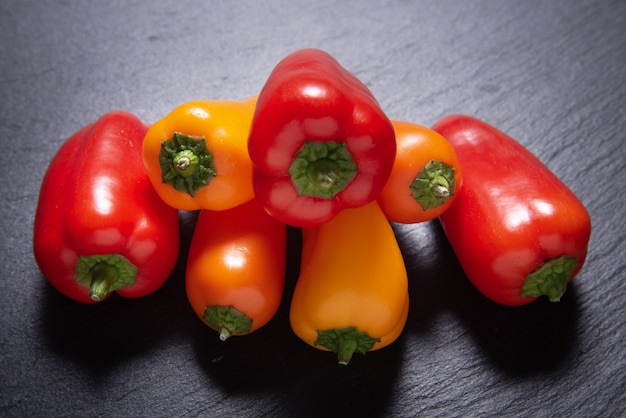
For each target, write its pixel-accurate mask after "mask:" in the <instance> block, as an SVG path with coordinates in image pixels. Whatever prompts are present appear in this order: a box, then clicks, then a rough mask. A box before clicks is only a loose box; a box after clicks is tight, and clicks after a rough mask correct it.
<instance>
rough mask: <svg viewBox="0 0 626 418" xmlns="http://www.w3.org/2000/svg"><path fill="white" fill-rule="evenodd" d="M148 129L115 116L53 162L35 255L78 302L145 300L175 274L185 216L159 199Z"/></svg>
mask: <svg viewBox="0 0 626 418" xmlns="http://www.w3.org/2000/svg"><path fill="white" fill-rule="evenodd" d="M147 129H148V127H147V126H146V125H145V124H144V123H143V122H142V121H140V120H139V119H138V118H137V117H136V116H134V115H132V114H130V113H127V112H122V111H117V112H111V113H108V114H106V115H103V116H102V117H101V118H100V119H99V120H97V121H96V122H94V123H91V124H89V125H87V126H85V127H84V128H82V129H81V130H79V131H78V132H77V133H75V134H74V135H72V136H71V137H70V138H69V139H68V140H67V141H66V142H65V143H64V144H63V145H62V146H61V147H60V149H59V150H58V152H57V153H56V155H55V156H54V158H53V159H52V161H51V162H50V165H49V167H48V170H47V172H46V174H45V176H44V178H43V182H42V184H41V190H40V194H39V201H38V204H37V211H36V214H35V226H34V234H33V247H34V248H33V249H34V254H35V259H36V261H37V264H38V266H39V268H40V270H41V272H42V273H43V275H44V276H45V277H46V278H47V279H48V281H49V282H50V283H51V284H52V285H53V286H54V287H55V288H56V289H57V290H58V291H59V292H61V293H62V294H64V295H65V296H67V297H69V298H71V299H74V300H76V301H79V302H84V303H94V302H98V301H101V300H104V299H105V298H107V297H108V296H109V295H110V293H111V292H112V291H116V292H117V293H118V294H120V295H121V296H125V297H130V298H133V297H140V296H144V295H147V294H149V293H151V292H153V291H155V290H157V289H158V288H159V287H161V285H163V283H164V282H165V281H166V280H167V278H168V277H169V275H170V273H171V272H172V270H173V269H174V265H175V264H176V260H177V258H178V250H179V233H178V230H179V226H178V211H177V210H176V209H174V208H172V207H170V206H168V205H167V204H165V203H164V202H163V201H162V200H161V199H160V198H159V196H158V195H157V193H156V191H155V190H154V188H153V187H152V184H151V183H150V180H149V178H148V174H147V172H146V170H145V168H144V165H143V160H142V155H141V150H142V142H143V138H144V135H145V133H146V131H147Z"/></svg>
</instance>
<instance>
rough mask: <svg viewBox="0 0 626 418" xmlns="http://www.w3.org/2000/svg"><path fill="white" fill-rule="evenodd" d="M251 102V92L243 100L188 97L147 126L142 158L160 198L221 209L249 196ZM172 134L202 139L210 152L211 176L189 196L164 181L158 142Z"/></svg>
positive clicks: (181, 205) (186, 206)
mask: <svg viewBox="0 0 626 418" xmlns="http://www.w3.org/2000/svg"><path fill="white" fill-rule="evenodd" d="M255 105H256V96H255V97H252V98H249V99H247V100H244V101H229V100H198V101H191V102H187V103H183V104H181V105H179V106H178V107H176V108H175V109H174V110H172V112H170V113H169V114H168V115H167V116H165V117H164V118H162V119H160V120H159V121H157V122H156V123H155V124H154V125H152V126H151V127H150V128H149V129H148V132H147V133H146V136H145V139H144V143H143V161H144V165H145V166H146V169H147V171H148V175H149V177H150V181H151V182H152V185H153V186H154V187H155V189H156V191H157V193H158V194H159V196H160V197H161V199H162V200H164V201H165V202H166V203H167V204H168V205H170V206H172V207H174V208H177V209H181V210H198V209H209V210H226V209H230V208H233V207H235V206H237V205H240V204H242V203H244V202H247V201H249V200H250V199H252V198H253V197H254V192H253V188H252V163H251V161H250V157H249V155H248V144H247V143H248V132H249V130H250V125H251V123H252V116H253V114H254V108H255ZM174 133H181V134H184V135H190V136H194V137H204V139H205V141H206V146H207V148H208V149H209V150H210V152H211V153H212V157H213V162H214V169H215V173H216V174H215V177H213V178H211V179H210V180H209V182H208V184H207V185H205V186H202V187H200V188H199V189H198V190H197V191H196V192H195V193H194V194H193V195H192V194H190V193H188V192H187V191H181V190H178V189H176V188H174V187H173V186H172V185H170V184H168V183H166V182H164V179H163V175H164V173H163V170H162V168H161V163H160V159H159V155H160V153H161V148H162V145H161V144H162V143H164V142H165V141H167V140H169V139H170V138H172V137H173V136H174Z"/></svg>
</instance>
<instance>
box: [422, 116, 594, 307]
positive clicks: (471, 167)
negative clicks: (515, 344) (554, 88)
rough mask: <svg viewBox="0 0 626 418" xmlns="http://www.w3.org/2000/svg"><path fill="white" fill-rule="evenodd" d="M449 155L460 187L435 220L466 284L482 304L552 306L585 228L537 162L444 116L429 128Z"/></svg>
mask: <svg viewBox="0 0 626 418" xmlns="http://www.w3.org/2000/svg"><path fill="white" fill-rule="evenodd" d="M433 129H434V130H435V131H436V132H439V134H441V135H442V136H443V137H445V138H446V139H447V140H448V141H450V143H451V144H452V146H453V147H454V149H455V151H456V154H457V157H458V159H459V164H460V165H461V169H462V170H463V187H462V188H461V190H460V191H459V192H458V195H457V197H456V200H455V202H454V203H453V204H452V205H451V206H450V207H449V208H448V210H447V211H446V212H444V213H443V214H442V215H441V216H440V220H441V224H442V226H443V229H444V231H445V233H446V235H447V237H448V240H449V242H450V244H451V246H452V248H453V249H454V252H455V253H456V256H457V258H458V260H459V262H460V264H461V266H462V267H463V270H464V271H465V273H466V275H467V277H468V278H469V279H470V281H471V282H472V283H473V284H474V286H475V287H476V288H477V289H478V290H479V291H480V292H481V293H483V294H484V295H485V296H486V297H487V298H489V299H491V300H493V301H495V302H498V303H500V304H503V305H510V306H516V305H523V304H527V303H529V302H532V301H534V300H535V299H537V298H538V297H540V296H542V295H546V296H547V297H548V298H549V300H551V301H558V300H559V299H560V297H561V295H562V294H563V292H565V289H566V287H567V283H568V282H569V281H570V280H571V279H572V278H573V277H574V276H575V275H576V274H577V273H578V272H579V271H580V269H581V268H582V266H583V263H584V261H585V258H586V255H587V246H588V243H589V238H590V234H591V220H590V218H589V214H588V213H587V210H586V209H585V207H584V206H583V204H582V203H581V202H580V200H578V198H577V197H576V196H575V195H574V193H572V191H570V190H569V189H568V188H567V186H565V185H564V184H563V183H562V182H561V180H559V179H558V178H557V177H556V176H555V175H554V174H553V173H552V172H551V171H550V170H549V169H548V168H547V167H546V166H545V165H544V164H543V163H542V162H541V161H540V160H539V159H538V158H537V157H535V156H534V155H533V154H532V153H531V152H530V151H528V150H527V149H526V148H524V147H523V146H522V145H521V144H519V143H518V142H516V141H515V140H514V139H512V138H511V137H509V136H507V135H506V134H504V133H503V132H501V131H499V130H497V129H496V128H494V127H492V126H490V125H488V124H486V123H485V122H482V121H480V120H477V119H474V118H471V117H469V116H463V115H451V116H447V117H445V118H443V119H441V120H439V121H438V122H437V123H435V125H434V126H433Z"/></svg>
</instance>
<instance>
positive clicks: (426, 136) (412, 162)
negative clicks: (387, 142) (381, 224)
mask: <svg viewBox="0 0 626 418" xmlns="http://www.w3.org/2000/svg"><path fill="white" fill-rule="evenodd" d="M391 124H392V125H393V129H394V132H395V134H396V143H397V149H398V151H397V153H396V158H395V160H394V164H393V168H392V169H391V175H390V176H389V178H388V179H387V183H386V184H385V186H384V187H383V189H382V191H381V192H380V194H379V195H378V203H379V204H380V207H381V208H382V210H383V212H385V216H387V219H389V220H390V221H393V222H399V223H405V224H409V223H418V222H425V221H430V220H432V219H435V218H437V217H438V216H439V215H441V214H442V213H444V212H445V211H446V210H447V209H448V207H450V205H451V204H452V202H453V201H454V199H455V198H456V193H457V192H458V190H459V189H460V188H461V184H462V180H463V177H462V174H461V167H460V165H459V161H458V159H457V156H456V153H455V151H454V148H453V147H452V145H450V143H449V142H448V141H447V140H446V139H445V138H444V137H443V136H441V135H440V134H438V133H437V132H435V131H433V130H432V129H429V128H427V127H425V126H421V125H417V124H415V123H411V122H405V121H398V120H392V121H391Z"/></svg>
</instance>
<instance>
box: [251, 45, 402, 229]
mask: <svg viewBox="0 0 626 418" xmlns="http://www.w3.org/2000/svg"><path fill="white" fill-rule="evenodd" d="M248 151H249V154H250V158H251V160H252V163H253V165H254V169H253V185H254V192H255V196H256V197H257V199H258V200H259V202H260V203H261V205H262V206H263V207H264V208H265V210H266V211H267V212H268V213H269V214H270V215H272V216H274V217H275V218H277V219H279V220H281V221H283V222H285V223H287V224H289V225H292V226H298V227H311V226H316V225H319V224H322V223H324V222H326V221H328V220H330V219H331V218H332V217H333V216H335V215H336V214H337V212H339V211H340V210H341V209H343V208H354V207H359V206H363V205H365V204H367V203H369V202H371V201H373V200H374V199H376V197H377V196H378V193H379V192H380V190H381V189H382V187H383V186H384V184H385V182H386V180H387V178H388V177H389V173H390V172H391V167H392V166H393V161H394V158H395V154H396V142H395V135H394V130H393V127H392V125H391V122H390V121H389V119H388V118H387V116H386V115H385V113H384V112H383V111H382V109H381V108H380V105H379V104H378V102H377V101H376V99H375V98H374V96H373V94H372V93H371V92H370V91H369V90H368V88H367V87H366V86H365V85H364V84H363V83H362V82H361V81H359V80H358V79H357V78H356V77H355V76H354V75H353V74H351V73H350V72H349V71H347V70H346V69H345V68H343V67H342V66H341V65H340V64H339V63H338V62H337V60H335V58H333V57H332V56H331V55H329V54H328V53H326V52H324V51H320V50H318V49H302V50H298V51H296V52H294V53H292V54H290V55H288V56H287V57H286V58H284V59H283V60H282V61H281V62H279V63H278V65H277V66H276V67H275V68H274V70H273V71H272V73H271V74H270V76H269V78H268V80H267V82H266V83H265V85H264V86H263V89H262V90H261V93H260V95H259V98H258V101H257V105H256V108H255V113H254V117H253V120H252V126H251V130H250V135H249V138H248Z"/></svg>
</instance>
